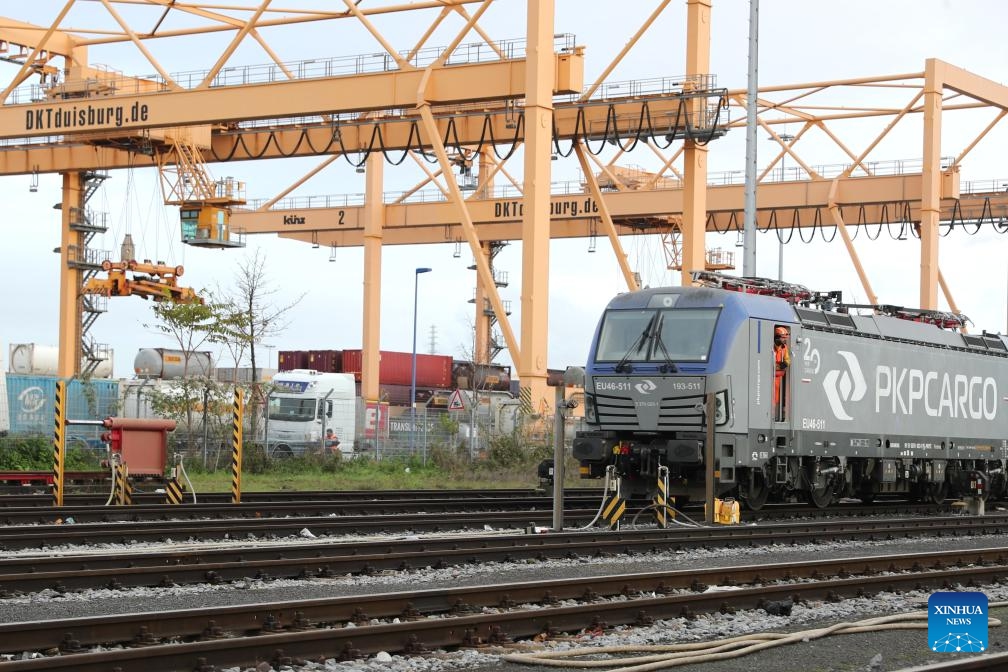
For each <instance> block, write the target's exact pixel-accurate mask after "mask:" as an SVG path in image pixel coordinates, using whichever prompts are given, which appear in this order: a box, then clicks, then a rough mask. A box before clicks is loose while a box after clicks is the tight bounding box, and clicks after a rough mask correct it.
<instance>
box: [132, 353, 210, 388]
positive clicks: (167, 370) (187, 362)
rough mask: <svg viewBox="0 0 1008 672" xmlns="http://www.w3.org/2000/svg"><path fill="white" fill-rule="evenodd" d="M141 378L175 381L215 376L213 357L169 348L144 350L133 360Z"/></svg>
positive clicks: (137, 373) (208, 354)
mask: <svg viewBox="0 0 1008 672" xmlns="http://www.w3.org/2000/svg"><path fill="white" fill-rule="evenodd" d="M133 371H134V373H136V375H137V377H139V378H159V379H161V380H174V379H176V378H185V377H188V376H210V375H213V357H211V355H210V353H209V352H190V353H188V356H187V355H186V353H185V352H183V351H182V350H170V349H168V348H143V349H141V350H140V351H139V352H138V353H137V356H136V358H135V359H134V360H133Z"/></svg>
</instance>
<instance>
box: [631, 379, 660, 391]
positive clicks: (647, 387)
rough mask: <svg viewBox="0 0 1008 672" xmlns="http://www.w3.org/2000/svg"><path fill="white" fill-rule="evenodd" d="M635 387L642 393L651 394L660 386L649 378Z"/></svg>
mask: <svg viewBox="0 0 1008 672" xmlns="http://www.w3.org/2000/svg"><path fill="white" fill-rule="evenodd" d="M634 389H635V390H637V392H639V393H640V394H651V393H652V392H654V391H655V390H656V389H658V386H657V385H655V384H654V381H653V380H650V379H647V380H642V381H641V382H639V383H637V384H636V385H634Z"/></svg>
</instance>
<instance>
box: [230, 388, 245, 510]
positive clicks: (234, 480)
mask: <svg viewBox="0 0 1008 672" xmlns="http://www.w3.org/2000/svg"><path fill="white" fill-rule="evenodd" d="M244 413H245V405H244V403H243V400H242V391H241V388H238V387H236V388H235V393H234V405H233V407H232V411H231V503H232V504H240V503H241V470H242V419H243V416H244Z"/></svg>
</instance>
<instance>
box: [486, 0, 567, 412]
mask: <svg viewBox="0 0 1008 672" xmlns="http://www.w3.org/2000/svg"><path fill="white" fill-rule="evenodd" d="M553 19H554V2H553V0H528V5H527V9H526V19H525V20H526V24H525V25H526V26H527V27H528V46H527V49H528V53H527V55H526V59H527V60H526V68H525V81H526V82H528V89H527V90H528V93H527V96H526V98H525V181H524V199H523V201H522V205H523V206H524V208H523V211H522V226H521V231H522V237H521V241H522V283H521V344H520V347H521V356H520V358H518V357H514V355H515V354H516V350H515V349H512V348H509V349H511V354H512V360H513V361H514V363H515V365H516V366H517V368H518V379H519V380H520V381H521V386H522V387H523V388H528V389H529V390H530V391H531V397H530V398H531V400H532V406H533V408H539V406H540V403H541V402H542V401H545V402H546V404H549V403H550V402H551V401H552V395H550V394H548V388H547V386H546V362H547V358H546V355H547V345H548V327H549V267H550V263H549V262H550V254H549V253H550V232H549V229H548V228H547V227H545V226H542V225H541V222H544V221H548V220H549V217H550V172H551V168H550V163H551V161H550V154H551V153H552V147H551V146H550V145H551V143H552V140H553V96H552V95H550V92H551V91H552V90H553V88H554V81H555V75H556V73H555V68H553V67H551V66H552V64H551V58H550V57H551V55H552V53H553V47H552V45H553ZM498 319H499V320H500V321H501V324H502V326H504V322H505V320H506V319H507V318H506V317H504V318H502V317H501V316H500V315H499V314H498Z"/></svg>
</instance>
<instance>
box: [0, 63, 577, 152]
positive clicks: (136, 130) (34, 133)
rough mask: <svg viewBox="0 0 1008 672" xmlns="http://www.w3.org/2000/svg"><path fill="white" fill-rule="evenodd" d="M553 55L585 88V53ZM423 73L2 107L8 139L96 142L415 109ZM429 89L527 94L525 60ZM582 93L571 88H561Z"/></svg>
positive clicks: (447, 97)
mask: <svg viewBox="0 0 1008 672" xmlns="http://www.w3.org/2000/svg"><path fill="white" fill-rule="evenodd" d="M551 44H552V43H551ZM551 56H552V57H551V58H549V65H550V67H552V68H554V69H559V70H561V72H555V73H554V75H555V76H556V81H557V82H561V83H573V84H574V85H577V86H578V88H580V82H581V80H582V76H581V72H582V70H583V65H584V64H583V57H582V56H581V55H580V54H567V53H565V54H552V52H551ZM422 77H423V71H420V70H409V71H393V72H378V73H361V74H356V75H353V76H343V77H319V78H314V79H296V80H292V81H274V82H264V83H254V84H248V85H236V86H220V87H214V88H210V89H198V90H193V89H183V90H175V91H171V92H167V91H166V92H162V93H136V92H133V91H129V92H123V93H120V92H118V91H116V92H113V95H107V96H101V97H92V98H84V99H79V98H75V99H71V100H45V101H41V102H32V103H24V104H10V105H4V106H2V107H0V139H15V138H31V137H39V136H48V135H54V134H60V135H63V136H65V138H66V139H65V140H64V141H63V142H64V143H65V142H68V141H72V140H73V138H74V136H75V135H80V134H84V135H86V136H88V138H89V139H92V138H94V137H95V134H99V135H100V134H107V135H108V137H110V138H115V137H121V136H123V135H128V134H130V132H131V131H132V132H133V134H134V135H137V134H140V133H141V132H142V131H149V130H150V129H155V128H169V127H174V126H199V125H203V124H227V123H237V122H242V121H249V120H252V119H272V118H282V117H293V116H299V117H305V116H311V115H322V114H327V113H334V112H343V113H346V112H369V111H370V112H374V111H381V110H394V109H403V108H411V107H414V106H415V105H416V104H417V102H418V100H417V96H416V92H417V87H418V86H419V85H420V82H421V78H422ZM125 81H130V80H125ZM565 86H567V84H565ZM426 92H427V95H428V101H429V102H430V103H431V104H432V105H458V104H462V103H474V102H478V101H483V100H501V99H507V98H519V97H522V96H524V94H525V60H524V59H514V60H508V61H497V62H483V63H472V64H462V65H453V66H451V67H444V68H439V69H437V70H433V71H432V73H431V75H430V82H429V84H428V86H427V89H426ZM575 92H576V89H571V88H564V89H560V90H558V91H556V93H575ZM250 101H255V103H254V104H250ZM78 168H79V167H78Z"/></svg>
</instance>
